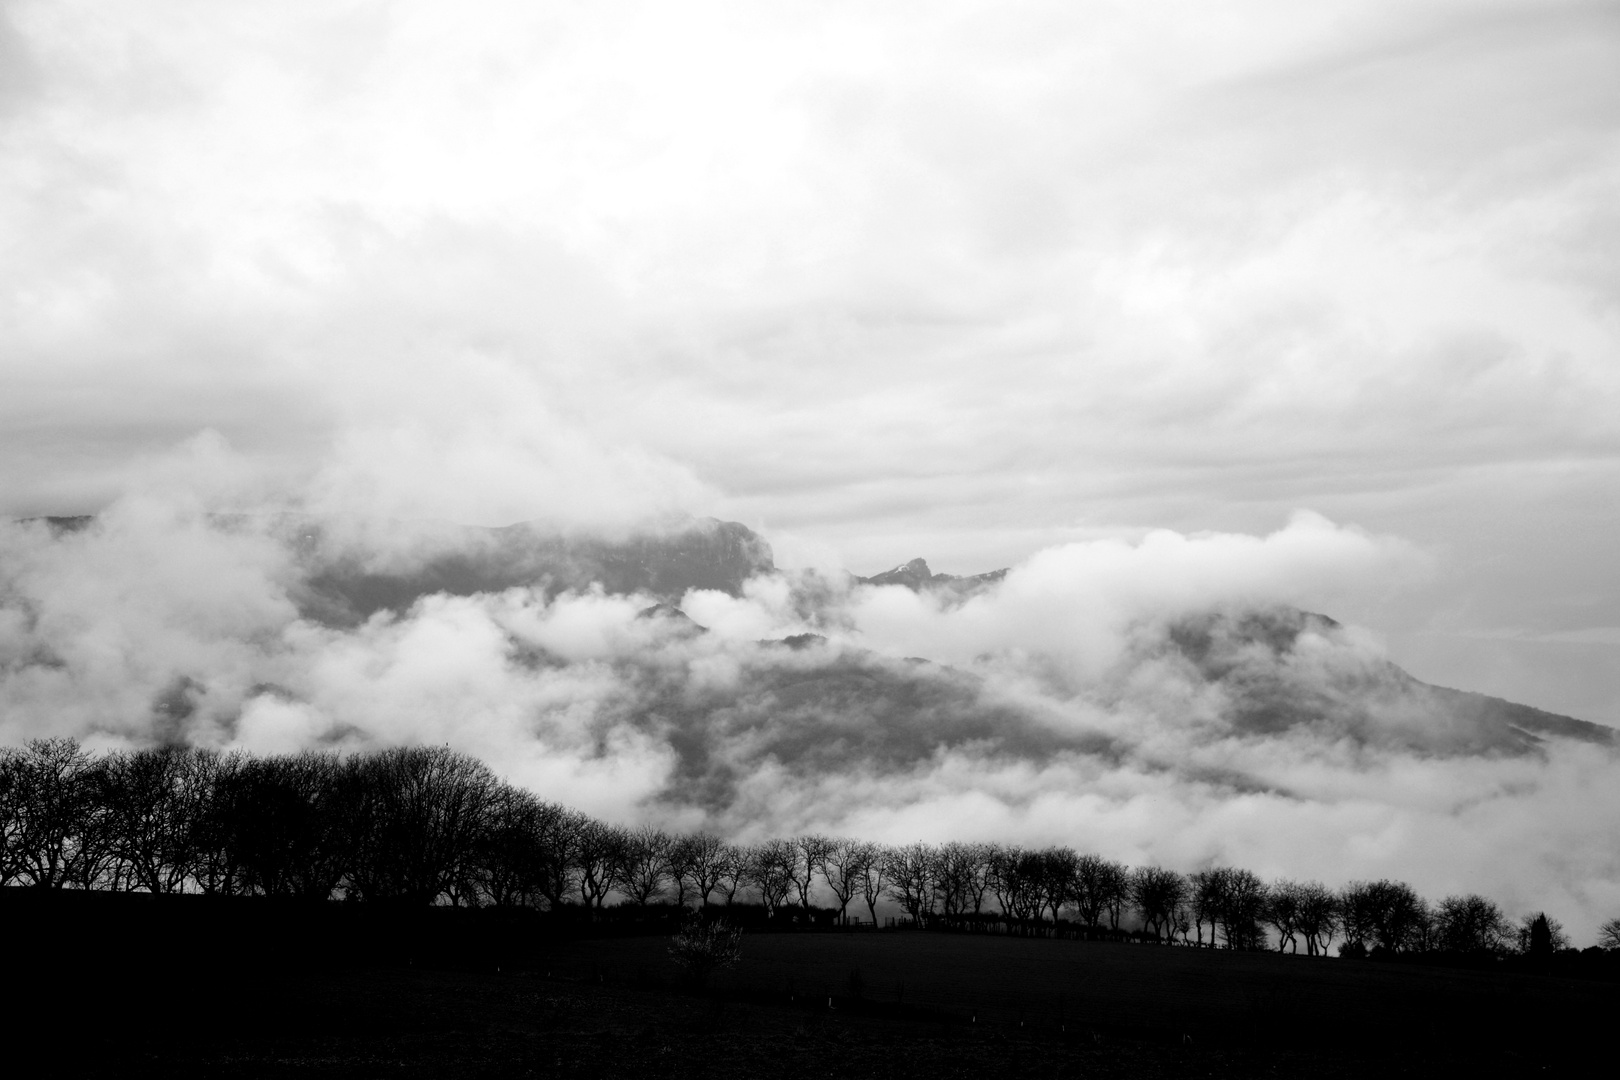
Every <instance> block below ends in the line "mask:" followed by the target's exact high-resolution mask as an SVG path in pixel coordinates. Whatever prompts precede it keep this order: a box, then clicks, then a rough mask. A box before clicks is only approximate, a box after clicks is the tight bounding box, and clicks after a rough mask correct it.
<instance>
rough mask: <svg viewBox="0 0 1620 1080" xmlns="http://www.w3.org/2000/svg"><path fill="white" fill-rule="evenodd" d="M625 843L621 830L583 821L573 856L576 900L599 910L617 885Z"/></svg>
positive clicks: (590, 821)
mask: <svg viewBox="0 0 1620 1080" xmlns="http://www.w3.org/2000/svg"><path fill="white" fill-rule="evenodd" d="M627 842H628V836H627V835H626V833H625V831H624V830H623V829H621V828H618V827H617V826H613V825H607V824H604V823H603V822H600V821H596V820H593V819H587V820H586V822H585V825H584V827H583V828H582V829H581V830H580V835H579V843H578V847H577V848H576V849H575V854H574V858H575V863H574V866H575V869H576V870H577V877H576V881H577V882H578V884H579V897H580V900H581V901H582V902H583V903H584V904H585V906H586V907H588V908H595V909H598V910H600V909H601V907H602V906H603V905H604V904H605V903H606V902H607V895H608V893H610V892H612V891H613V889H614V888H615V887H616V886H617V885H618V884H619V878H618V873H619V867H621V866H622V865H623V864H624V859H623V856H622V855H621V852H622V851H623V849H624V845H625V844H626V843H627Z"/></svg>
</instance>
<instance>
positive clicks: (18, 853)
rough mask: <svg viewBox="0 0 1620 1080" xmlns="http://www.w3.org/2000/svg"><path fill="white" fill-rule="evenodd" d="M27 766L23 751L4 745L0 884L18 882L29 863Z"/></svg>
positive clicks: (0, 791)
mask: <svg viewBox="0 0 1620 1080" xmlns="http://www.w3.org/2000/svg"><path fill="white" fill-rule="evenodd" d="M26 769H27V766H26V764H25V762H24V761H23V755H22V753H21V751H18V750H16V749H13V748H12V747H9V746H7V747H0V887H3V886H6V885H10V884H11V883H12V882H14V881H17V880H18V879H19V878H20V877H21V876H22V872H23V867H24V865H25V863H26V860H25V859H24V857H23V852H24V850H25V848H26V843H27V840H26V838H27V821H28V801H27V786H26V775H27V774H26Z"/></svg>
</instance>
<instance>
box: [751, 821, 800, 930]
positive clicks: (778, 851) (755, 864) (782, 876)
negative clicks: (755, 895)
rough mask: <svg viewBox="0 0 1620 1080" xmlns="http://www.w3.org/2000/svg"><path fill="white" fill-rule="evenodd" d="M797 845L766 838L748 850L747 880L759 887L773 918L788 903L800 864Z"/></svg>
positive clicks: (760, 900) (762, 900)
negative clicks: (795, 871)
mask: <svg viewBox="0 0 1620 1080" xmlns="http://www.w3.org/2000/svg"><path fill="white" fill-rule="evenodd" d="M798 862H799V852H798V848H797V847H796V846H795V845H794V844H793V842H792V841H791V840H767V841H765V842H764V843H763V844H759V845H756V846H755V847H752V848H750V849H749V850H748V862H747V867H748V869H747V872H746V873H747V881H748V884H749V885H751V886H752V887H754V888H755V889H758V890H759V902H760V903H761V904H762V905H763V906H764V908H765V917H766V918H770V917H771V916H773V915H775V914H776V912H777V911H779V910H780V909H781V907H782V905H783V904H785V903H786V902H787V898H788V894H789V893H791V892H792V890H793V872H794V869H795V868H796V867H797V866H798Z"/></svg>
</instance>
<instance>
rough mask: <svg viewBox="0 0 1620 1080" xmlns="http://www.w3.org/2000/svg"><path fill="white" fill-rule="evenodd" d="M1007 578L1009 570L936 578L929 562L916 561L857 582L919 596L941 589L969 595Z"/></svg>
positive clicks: (936, 575)
mask: <svg viewBox="0 0 1620 1080" xmlns="http://www.w3.org/2000/svg"><path fill="white" fill-rule="evenodd" d="M1006 576H1007V571H1006V569H1001V570H991V571H990V572H989V573H986V574H969V575H965V576H958V575H956V574H936V573H933V572H932V571H930V570H929V569H928V563H927V562H926V561H925V560H923V559H912V560H911V561H910V562H908V563H901V564H900V565H899V566H897V567H895V568H894V569H893V570H885V571H883V573H881V574H873V575H872V576H871V577H857V578H856V579H855V580H856V581H857V582H859V583H860V584H862V585H904V586H905V587H906V588H908V589H911V590H913V591H915V592H923V591H925V590H935V589H938V590H945V591H949V592H953V593H958V594H961V595H967V594H970V593H975V592H978V591H979V590H980V589H985V588H988V587H990V586H991V585H994V584H996V583H997V582H999V581H1000V580H1001V579H1002V578H1004V577H1006Z"/></svg>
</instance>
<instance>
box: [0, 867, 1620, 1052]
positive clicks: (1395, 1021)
mask: <svg viewBox="0 0 1620 1080" xmlns="http://www.w3.org/2000/svg"><path fill="white" fill-rule="evenodd" d="M3 892H4V893H6V894H9V895H6V896H3V897H0V918H3V919H4V929H5V940H6V942H7V949H6V955H7V965H6V966H7V980H6V981H7V983H8V985H9V987H10V988H11V990H12V992H13V994H15V995H17V997H18V999H19V1000H18V1001H17V1002H16V1004H15V1005H14V1006H13V1007H11V1008H10V1009H9V1010H7V1013H6V1026H7V1027H8V1028H9V1029H10V1032H9V1034H10V1035H11V1038H10V1039H9V1040H8V1045H11V1046H12V1047H14V1048H16V1047H21V1046H32V1047H35V1048H38V1049H40V1050H42V1051H43V1052H44V1053H46V1054H48V1055H49V1057H50V1060H51V1062H52V1067H51V1068H49V1069H46V1070H40V1075H98V1076H99V1075H123V1076H128V1075H165V1076H213V1075H220V1076H223V1075H229V1076H233V1077H244V1078H245V1077H256V1076H282V1075H290V1074H297V1075H324V1076H402V1077H406V1076H409V1077H464V1076H563V1077H573V1076H581V1077H636V1076H650V1077H660V1078H663V1077H686V1076H691V1077H747V1078H749V1080H766V1078H770V1080H774V1078H778V1077H781V1078H789V1077H811V1076H815V1077H824V1076H833V1077H866V1076H873V1077H877V1076H881V1077H885V1078H890V1077H914V1076H915V1077H929V1078H941V1077H956V1076H962V1077H983V1076H1018V1077H1082V1076H1095V1077H1183V1076H1186V1077H1193V1076H1197V1077H1248V1076H1310V1077H1338V1076H1414V1077H1416V1076H1453V1075H1456V1076H1471V1077H1472V1076H1498V1075H1510V1076H1520V1075H1523V1076H1529V1075H1535V1076H1559V1075H1564V1076H1590V1075H1607V1074H1610V1073H1611V1071H1612V1068H1613V1060H1614V1048H1613V1030H1614V1028H1615V1018H1616V1016H1617V1015H1620V1010H1617V1006H1620V985H1617V984H1615V983H1614V982H1609V981H1601V980H1592V979H1575V978H1567V977H1561V976H1558V975H1554V974H1544V973H1537V972H1533V971H1528V970H1505V971H1504V970H1467V969H1446V968H1436V967H1416V966H1407V965H1400V964H1393V963H1376V962H1371V961H1340V960H1311V959H1307V958H1303V957H1281V956H1276V955H1271V954H1254V953H1219V952H1209V951H1202V950H1194V949H1181V948H1174V949H1173V948H1166V947H1157V946H1147V945H1125V944H1117V943H1104V942H1078V941H1050V940H1028V939H1021V938H1006V937H969V936H958V935H947V934H924V933H906V932H871V931H868V932H866V933H798V934H792V933H780V934H755V935H750V936H747V937H745V939H744V943H743V944H744V960H743V962H742V963H741V964H739V965H738V966H737V967H736V968H735V969H733V970H731V971H728V972H725V973H723V974H722V975H720V976H717V977H716V978H715V979H713V980H712V982H711V985H710V987H709V988H708V989H707V990H705V991H701V992H700V991H697V990H695V989H694V988H692V987H690V986H687V985H683V984H682V983H681V982H680V980H679V978H678V973H677V972H676V970H675V969H674V967H673V965H672V964H671V963H670V961H669V960H668V958H667V955H666V952H665V943H664V941H663V939H661V938H658V937H649V936H640V937H618V938H579V937H577V936H572V935H567V934H562V933H558V932H556V931H554V930H550V929H548V928H546V927H545V926H544V924H543V923H541V922H539V921H537V920H528V921H526V922H525V921H522V920H519V921H515V922H510V921H509V922H506V923H496V922H493V921H491V920H488V919H481V920H480V919H478V918H477V917H476V914H475V913H466V912H433V913H418V914H413V915H399V916H394V917H391V918H389V919H383V918H380V917H374V916H373V915H371V914H367V913H356V912H354V911H353V910H352V909H351V910H349V911H340V912H332V911H330V909H323V910H322V911H319V912H316V913H315V914H310V912H309V911H307V910H305V911H301V912H294V913H290V914H289V911H288V910H286V909H284V910H281V911H271V909H270V908H269V907H267V906H264V905H258V904H254V903H253V902H251V901H250V902H246V903H244V902H235V903H232V904H224V905H220V904H214V905H209V904H201V903H150V902H148V903H142V904H133V905H132V904H123V905H122V906H118V905H115V904H112V903H106V902H100V901H97V902H86V900H87V899H88V898H86V897H84V895H83V894H81V896H80V897H79V898H75V899H73V900H70V902H68V903H65V904H64V903H57V902H49V903H47V902H42V901H40V900H38V899H36V898H32V897H26V898H25V897H19V896H18V895H17V892H16V891H15V890H3ZM142 899H144V900H146V901H152V900H154V899H156V900H159V901H162V900H165V899H166V898H142ZM172 899H176V900H180V901H197V900H201V899H202V898H172ZM469 915H472V917H469ZM441 916H443V917H441Z"/></svg>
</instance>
